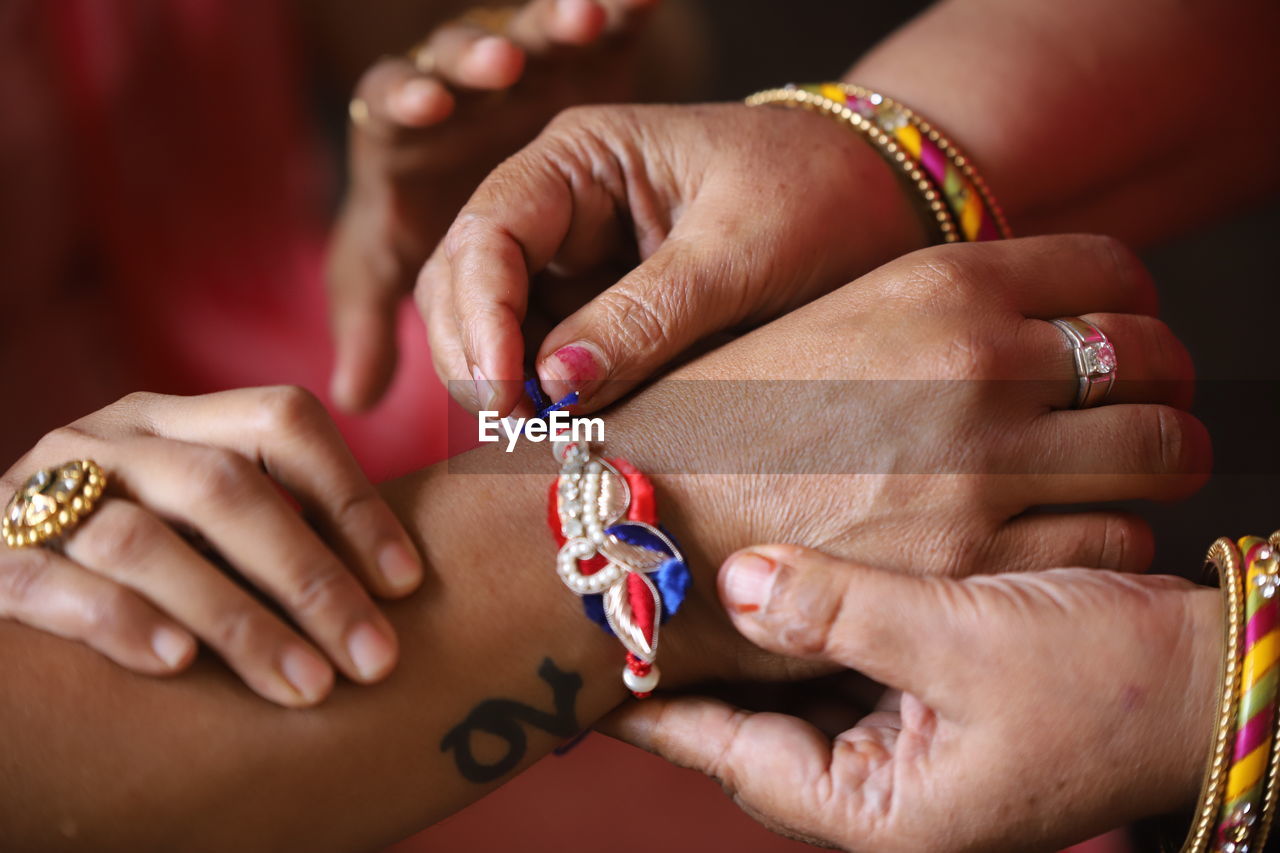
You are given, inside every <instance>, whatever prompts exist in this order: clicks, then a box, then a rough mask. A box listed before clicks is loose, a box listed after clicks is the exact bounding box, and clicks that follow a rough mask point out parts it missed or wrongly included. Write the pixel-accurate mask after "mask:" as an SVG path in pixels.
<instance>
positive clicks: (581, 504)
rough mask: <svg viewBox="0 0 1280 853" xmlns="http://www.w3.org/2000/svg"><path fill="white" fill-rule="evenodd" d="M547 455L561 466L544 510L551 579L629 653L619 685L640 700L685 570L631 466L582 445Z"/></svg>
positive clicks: (563, 444) (652, 680) (569, 444)
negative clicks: (552, 543)
mask: <svg viewBox="0 0 1280 853" xmlns="http://www.w3.org/2000/svg"><path fill="white" fill-rule="evenodd" d="M551 452H552V455H553V456H554V457H555V459H556V462H557V463H559V465H560V476H559V477H557V478H556V480H555V482H553V483H552V484H551V492H550V495H549V500H548V511H547V524H548V526H549V527H550V528H551V533H552V535H553V536H554V537H555V540H556V543H557V544H558V545H559V546H560V552H559V554H557V556H556V573H557V574H558V575H559V576H560V579H561V580H562V581H564V584H565V586H567V587H569V589H571V590H572V591H573V592H575V593H577V594H578V595H579V596H581V597H582V606H583V609H584V610H585V611H586V614H587V616H588V617H589V618H590V619H591V620H592V621H593V622H595V623H596V624H598V625H600V626H601V627H602V628H603V629H604V630H605V631H606V632H608V633H610V634H612V635H613V636H615V637H616V638H617V639H618V641H619V642H621V643H622V645H623V647H624V648H625V649H626V650H627V663H626V666H625V667H624V668H623V670H622V681H623V683H624V684H626V686H627V689H628V690H630V691H631V692H632V693H633V694H635V695H636V696H637V697H638V698H641V699H643V698H645V697H646V696H648V695H649V694H650V693H652V692H653V689H654V688H655V687H657V686H658V679H659V676H660V673H659V671H658V665H657V664H656V663H655V662H654V660H655V658H656V657H657V654H658V631H659V628H660V627H661V626H662V623H663V622H664V621H666V620H667V619H669V618H670V617H671V616H674V615H675V613H676V611H677V610H679V609H680V605H681V604H682V603H683V602H684V597H685V593H686V592H687V591H688V588H689V567H688V565H687V564H686V563H685V560H684V555H683V554H682V553H681V551H680V546H679V545H678V544H677V543H676V541H675V539H674V538H673V537H672V536H671V534H670V533H668V532H667V531H666V530H664V529H663V528H662V527H661V525H659V524H658V516H657V505H656V502H655V500H654V494H653V484H652V483H651V482H650V481H649V478H648V477H646V476H645V475H644V474H642V473H641V472H640V471H639V470H638V469H636V467H635V466H634V465H631V464H630V463H628V462H627V461H626V460H625V459H604V458H601V457H599V456H596V455H594V454H593V453H592V452H591V449H590V446H589V445H588V444H587V443H586V442H575V441H556V440H553V441H552V442H551Z"/></svg>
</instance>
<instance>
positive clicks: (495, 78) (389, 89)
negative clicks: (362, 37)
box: [328, 0, 655, 410]
mask: <svg viewBox="0 0 1280 853" xmlns="http://www.w3.org/2000/svg"><path fill="white" fill-rule="evenodd" d="M654 5H655V2H654V0H598V2H597V0H529V2H527V3H525V4H524V6H523V7H521V9H520V10H519V11H518V12H517V13H516V14H515V15H514V16H513V17H512V18H511V20H510V21H509V23H508V24H507V25H506V28H505V31H504V33H503V34H501V35H499V34H495V33H493V32H491V31H489V30H488V29H485V28H483V27H481V26H478V25H477V24H474V23H470V22H468V21H467V20H466V19H465V18H463V19H460V20H457V21H454V22H451V23H448V24H445V25H443V26H441V27H440V28H438V29H437V30H436V31H435V32H433V33H432V34H431V35H430V36H429V37H428V39H427V40H426V42H424V45H423V48H422V49H421V50H422V51H425V53H426V54H427V55H429V56H430V57H431V66H432V67H431V68H430V69H428V70H427V71H424V70H422V69H420V68H417V67H415V65H414V64H413V63H412V62H410V61H409V60H408V59H406V58H399V57H395V58H388V59H383V60H381V61H380V62H378V63H377V64H376V65H374V66H373V67H372V68H371V69H369V71H368V72H367V73H366V74H365V75H364V77H363V79H362V80H361V82H360V84H359V86H358V87H357V91H356V95H357V98H358V99H359V102H360V103H361V104H363V109H364V110H365V111H366V113H365V115H364V117H363V118H362V119H361V120H360V121H359V122H357V123H355V124H353V126H352V130H351V141H350V146H351V147H350V161H351V162H350V172H351V188H350V190H349V192H348V194H347V197H346V201H345V203H344V205H343V210H342V214H341V216H340V218H339V220H338V225H337V230H336V232H335V234H334V241H333V249H332V253H331V256H330V258H329V271H328V281H329V291H330V299H331V313H332V317H333V330H334V336H335V339H336V343H337V348H338V360H337V365H336V367H335V372H334V377H333V395H334V399H335V400H337V401H338V403H339V404H340V405H342V406H343V407H344V408H348V409H353V410H359V409H365V408H368V407H369V406H372V405H373V404H374V403H375V402H376V401H377V400H378V399H379V398H380V397H381V396H382V394H383V392H384V391H385V390H386V387H387V384H388V383H389V382H390V380H391V376H392V374H393V372H394V368H395V326H394V320H395V316H396V309H397V308H398V307H399V305H400V302H401V301H402V300H403V298H404V297H405V296H407V295H408V293H409V291H410V289H411V288H412V285H413V281H414V278H415V277H416V275H417V273H418V270H419V269H420V268H421V267H422V264H423V262H424V261H425V260H426V259H427V256H428V255H429V254H430V253H431V250H432V249H433V248H434V247H435V245H436V243H437V242H438V241H439V239H440V237H441V235H443V234H444V231H445V229H446V227H447V226H448V224H449V223H450V222H452V221H453V218H454V216H455V215H456V214H457V212H458V209H459V208H460V207H461V206H462V203H463V202H464V201H466V199H467V196H468V195H469V194H470V193H471V191H472V190H474V189H475V187H476V185H477V184H478V183H479V182H480V180H481V178H483V177H484V176H485V175H486V174H488V172H489V170H490V169H492V168H493V167H494V166H496V165H497V164H498V163H499V162H501V161H502V160H503V158H505V157H507V156H508V155H509V154H512V153H513V152H515V151H516V150H517V149H519V148H520V146H522V145H524V144H525V143H526V142H528V141H529V140H530V139H532V138H533V137H534V136H535V135H537V133H538V131H540V130H541V129H542V127H543V126H544V125H545V124H546V122H547V121H548V120H550V118H551V117H552V116H554V115H555V114H556V113H557V112H558V111H560V110H561V109H563V108H564V107H566V106H570V105H572V104H581V103H589V102H597V101H611V100H630V99H631V97H632V95H633V93H634V89H635V84H636V70H637V66H636V46H637V42H638V39H637V36H638V35H639V34H640V32H641V30H642V25H643V24H644V23H645V21H646V20H647V19H648V17H649V15H650V13H651V12H652V11H653V7H654ZM420 55H421V54H420Z"/></svg>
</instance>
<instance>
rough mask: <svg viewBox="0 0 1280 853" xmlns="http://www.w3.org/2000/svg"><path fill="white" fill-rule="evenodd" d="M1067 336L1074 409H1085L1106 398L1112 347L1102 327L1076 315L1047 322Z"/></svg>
mask: <svg viewBox="0 0 1280 853" xmlns="http://www.w3.org/2000/svg"><path fill="white" fill-rule="evenodd" d="M1051 322H1052V323H1053V325H1055V326H1057V327H1058V329H1060V330H1061V331H1062V334H1064V335H1066V336H1067V341H1068V342H1070V344H1071V353H1072V356H1073V357H1074V358H1075V365H1076V375H1078V376H1079V377H1080V384H1079V386H1078V387H1077V389H1076V400H1075V404H1074V408H1077V409H1087V408H1089V407H1091V406H1099V405H1101V404H1103V403H1105V402H1106V401H1107V396H1108V395H1109V394H1110V393H1111V386H1112V385H1114V384H1115V383H1116V350H1115V347H1113V346H1112V345H1111V341H1110V340H1108V339H1107V336H1106V335H1104V334H1103V333H1102V330H1101V329H1099V328H1098V327H1097V326H1095V325H1093V324H1092V323H1086V322H1085V321H1084V320H1081V319H1080V318H1079V317H1059V318H1058V319H1057V320H1053V321H1051Z"/></svg>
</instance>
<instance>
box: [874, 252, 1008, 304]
mask: <svg viewBox="0 0 1280 853" xmlns="http://www.w3.org/2000/svg"><path fill="white" fill-rule="evenodd" d="M978 254H980V253H974V252H960V251H956V247H955V246H935V247H932V248H929V249H924V250H921V251H918V252H913V253H912V254H910V255H908V256H907V257H905V258H903V259H902V261H901V262H900V263H901V270H900V271H898V270H894V272H895V275H892V276H890V277H889V278H888V279H887V282H888V284H889V286H890V287H891V288H892V289H893V290H895V291H896V293H897V295H899V296H901V297H905V298H909V299H913V300H918V301H929V302H933V301H935V300H938V299H939V297H949V298H951V297H965V296H968V295H969V294H971V293H972V292H973V291H974V290H976V289H977V288H978V287H979V286H980V285H981V282H982V280H983V278H984V277H985V276H984V275H983V274H982V272H983V271H982V269H981V267H982V263H981V261H980V259H979V258H978V257H977V255H978ZM948 301H950V299H948Z"/></svg>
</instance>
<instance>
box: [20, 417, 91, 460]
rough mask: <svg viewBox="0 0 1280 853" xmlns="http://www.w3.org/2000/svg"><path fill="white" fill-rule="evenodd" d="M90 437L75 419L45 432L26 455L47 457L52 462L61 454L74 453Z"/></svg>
mask: <svg viewBox="0 0 1280 853" xmlns="http://www.w3.org/2000/svg"><path fill="white" fill-rule="evenodd" d="M90 439H91V436H90V434H89V432H88V431H87V430H85V429H84V428H83V427H82V426H81V425H80V421H77V422H76V423H73V424H67V425H66V426H60V427H58V428H57V429H55V430H51V431H49V432H47V433H45V434H44V435H43V436H41V438H40V440H39V441H37V442H36V446H35V447H34V448H33V449H32V452H31V453H30V454H28V456H35V457H36V458H40V459H48V460H50V461H51V462H52V461H53V460H55V459H59V458H61V457H62V456H67V455H69V454H70V455H74V454H75V452H76V451H77V450H79V449H80V448H83V447H84V445H85V443H86V442H87V441H89V440H90ZM73 448H74V449H75V450H73Z"/></svg>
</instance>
